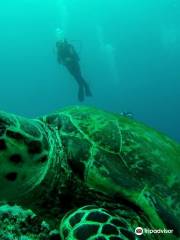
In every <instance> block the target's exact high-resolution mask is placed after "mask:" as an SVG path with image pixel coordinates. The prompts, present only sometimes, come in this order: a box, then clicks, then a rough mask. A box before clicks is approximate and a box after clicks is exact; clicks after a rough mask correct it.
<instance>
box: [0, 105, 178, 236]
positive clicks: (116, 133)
mask: <svg viewBox="0 0 180 240" xmlns="http://www.w3.org/2000/svg"><path fill="white" fill-rule="evenodd" d="M179 168H180V147H179V145H178V144H177V143H175V142H174V141H173V140H171V139H170V138H168V137H166V136H165V135H163V134H161V133H158V132H156V131H155V130H153V129H151V128H149V127H147V126H145V125H143V124H141V123H139V122H137V121H135V120H133V119H129V118H127V117H124V116H120V115H116V114H111V113H107V112H104V111H101V110H98V109H95V108H91V107H78V106H77V107H70V108H67V109H64V110H62V111H59V112H56V113H53V114H50V115H48V116H44V117H41V118H38V119H33V120H30V119H25V118H23V117H19V116H16V115H13V114H8V113H5V112H0V200H5V201H8V202H15V203H17V204H20V205H22V206H25V207H29V208H31V209H33V210H34V211H36V212H37V213H39V214H41V215H42V216H43V217H46V219H47V220H49V222H50V223H51V224H54V225H55V226H57V224H58V223H59V220H61V223H60V235H61V238H62V239H68V240H70V239H77V240H85V239H88V240H95V239H96V240H105V239H108V240H113V239H114V240H118V239H123V240H127V239H138V237H137V236H136V235H135V234H134V230H135V228H136V227H138V226H140V227H142V228H150V229H173V234H161V235H160V234H159V235H158V234H149V235H148V234H146V235H144V236H145V239H178V237H179V236H180V232H179V229H180V223H179V219H180V204H179V199H180V196H179V193H180V187H179V183H180V180H179ZM141 239H142V236H141Z"/></svg>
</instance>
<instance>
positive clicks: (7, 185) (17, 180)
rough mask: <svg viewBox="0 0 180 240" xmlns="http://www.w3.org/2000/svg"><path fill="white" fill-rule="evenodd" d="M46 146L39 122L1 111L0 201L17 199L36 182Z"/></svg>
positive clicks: (41, 170) (40, 172)
mask: <svg viewBox="0 0 180 240" xmlns="http://www.w3.org/2000/svg"><path fill="white" fill-rule="evenodd" d="M48 148H49V144H48V140H47V136H46V134H45V133H44V130H43V127H42V125H41V123H40V122H39V121H37V120H29V119H26V118H23V117H18V116H16V115H13V114H8V113H5V112H1V111H0V200H5V201H14V200H17V199H18V198H20V197H22V196H24V194H25V193H27V192H29V191H30V190H31V189H32V188H34V186H36V185H37V184H38V182H39V181H40V179H42V176H43V174H44V172H45V170H46V168H47V165H48V163H47V162H48Z"/></svg>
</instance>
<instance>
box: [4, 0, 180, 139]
mask: <svg viewBox="0 0 180 240" xmlns="http://www.w3.org/2000/svg"><path fill="white" fill-rule="evenodd" d="M179 13H180V1H178V0H151V1H147V0H146V1H145V0H111V1H110V0H43V1H42V0H6V1H1V2H0V66H1V67H0V83H1V85H0V89H1V97H0V109H1V110H4V111H8V112H13V113H16V114H19V115H23V116H27V117H35V116H37V115H43V114H47V113H50V112H53V111H55V110H57V109H59V108H62V107H65V106H69V105H75V104H85V105H92V106H96V107H99V108H102V109H105V110H109V111H112V112H117V113H120V112H122V111H125V112H126V111H128V112H132V113H133V114H134V117H135V119H138V120H140V121H143V122H144V123H146V124H148V125H150V126H152V127H154V128H156V129H157V130H160V131H162V132H164V133H166V134H168V135H169V136H170V137H172V138H173V139H175V140H177V141H180V124H179V123H180V58H179V57H180V14H179ZM57 28H61V29H62V30H63V31H64V34H65V36H66V38H67V39H68V41H69V42H71V43H72V44H73V45H74V46H75V48H76V49H77V51H78V53H79V55H80V58H81V68H82V73H83V76H84V78H85V79H86V80H87V81H88V83H89V84H90V87H91V89H92V93H93V97H92V98H88V99H86V100H85V101H84V102H83V103H79V102H78V99H77V85H76V82H75V81H74V79H72V77H71V76H70V74H69V73H68V71H67V70H66V69H65V68H64V67H63V66H60V65H59V64H58V63H57V57H56V52H55V43H56V29H57Z"/></svg>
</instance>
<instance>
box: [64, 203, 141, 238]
mask: <svg viewBox="0 0 180 240" xmlns="http://www.w3.org/2000/svg"><path fill="white" fill-rule="evenodd" d="M60 235H61V238H62V239H63V240H70V239H76V240H137V239H138V238H137V236H136V235H135V233H134V232H133V230H132V229H131V225H130V224H129V223H128V222H127V221H126V220H125V219H123V218H121V217H119V216H115V215H114V214H112V213H111V212H110V211H108V210H106V209H104V208H99V207H97V206H92V205H90V206H84V207H82V208H79V209H76V210H72V211H71V212H69V213H67V214H66V215H65V216H64V218H63V219H62V221H61V224H60ZM141 239H142V236H141Z"/></svg>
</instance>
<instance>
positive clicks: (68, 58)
mask: <svg viewBox="0 0 180 240" xmlns="http://www.w3.org/2000/svg"><path fill="white" fill-rule="evenodd" d="M56 47H57V60H58V62H59V63H60V64H63V65H64V66H65V67H66V68H67V69H68V71H69V72H70V73H71V75H72V76H73V77H74V79H75V80H76V81H77V83H78V87H79V90H78V99H79V101H81V102H82V101H83V100H84V96H85V95H86V96H92V94H91V91H90V89H89V86H88V84H87V82H86V81H85V80H84V78H83V77H82V74H81V69H80V64H79V60H80V59H79V56H78V55H77V53H76V51H75V49H74V47H73V46H72V45H71V44H69V43H68V42H67V41H66V40H64V41H59V42H57V43H56Z"/></svg>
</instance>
